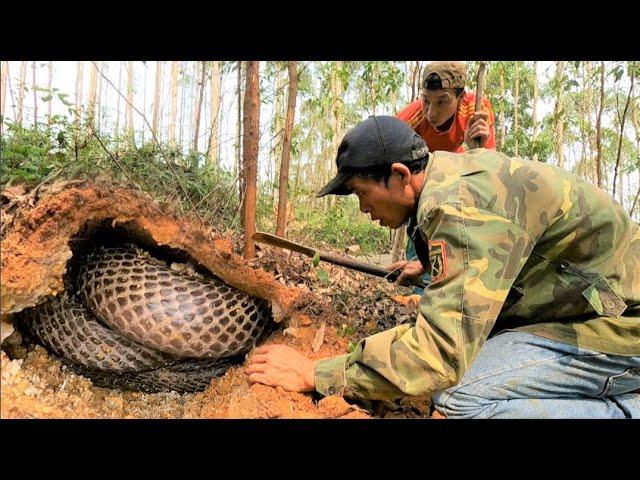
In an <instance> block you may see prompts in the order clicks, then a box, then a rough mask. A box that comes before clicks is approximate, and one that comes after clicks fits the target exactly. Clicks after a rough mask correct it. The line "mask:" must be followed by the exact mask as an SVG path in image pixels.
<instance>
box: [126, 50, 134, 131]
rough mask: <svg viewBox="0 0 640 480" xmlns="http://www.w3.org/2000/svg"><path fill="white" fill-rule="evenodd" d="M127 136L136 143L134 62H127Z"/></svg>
mask: <svg viewBox="0 0 640 480" xmlns="http://www.w3.org/2000/svg"><path fill="white" fill-rule="evenodd" d="M126 121H127V126H126V131H127V137H129V141H130V142H131V143H132V144H133V143H135V137H134V135H135V131H134V129H133V62H127V120H126Z"/></svg>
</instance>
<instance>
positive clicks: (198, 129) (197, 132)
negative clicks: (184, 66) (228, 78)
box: [193, 62, 207, 152]
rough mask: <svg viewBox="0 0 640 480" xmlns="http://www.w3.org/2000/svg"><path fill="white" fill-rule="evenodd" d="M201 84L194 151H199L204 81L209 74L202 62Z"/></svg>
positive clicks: (195, 121)
mask: <svg viewBox="0 0 640 480" xmlns="http://www.w3.org/2000/svg"><path fill="white" fill-rule="evenodd" d="M200 70H201V72H200V82H199V84H198V103H197V105H196V110H195V113H196V114H195V119H194V123H195V125H194V133H193V151H194V152H197V151H198V134H199V133H200V113H201V112H202V97H203V95H204V79H205V75H206V73H207V69H206V63H205V62H202V63H201V66H200Z"/></svg>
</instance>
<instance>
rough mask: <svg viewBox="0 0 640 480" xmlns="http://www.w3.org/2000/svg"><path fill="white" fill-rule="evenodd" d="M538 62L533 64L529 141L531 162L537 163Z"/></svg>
mask: <svg viewBox="0 0 640 480" xmlns="http://www.w3.org/2000/svg"><path fill="white" fill-rule="evenodd" d="M537 113H538V62H533V106H532V111H531V123H532V132H531V140H532V141H533V148H534V154H533V157H532V159H533V161H534V162H537V161H538V153H537V152H536V151H535V149H536V140H537V138H538V115H537Z"/></svg>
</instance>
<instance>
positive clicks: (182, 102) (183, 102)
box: [178, 62, 188, 151]
mask: <svg viewBox="0 0 640 480" xmlns="http://www.w3.org/2000/svg"><path fill="white" fill-rule="evenodd" d="M187 68H188V65H187V62H183V64H182V68H181V70H180V71H181V73H182V75H181V76H182V88H181V89H180V90H181V93H180V118H179V120H178V123H179V124H180V133H179V139H178V141H179V143H180V150H181V151H182V146H183V145H184V143H183V138H184V137H183V136H182V133H183V131H184V128H183V126H184V108H185V105H186V104H187V102H186V100H185V98H184V97H185V93H184V92H185V91H186V89H187V82H186V77H187Z"/></svg>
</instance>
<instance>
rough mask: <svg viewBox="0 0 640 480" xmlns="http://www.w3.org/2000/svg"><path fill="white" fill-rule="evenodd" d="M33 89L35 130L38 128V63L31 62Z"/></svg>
mask: <svg viewBox="0 0 640 480" xmlns="http://www.w3.org/2000/svg"><path fill="white" fill-rule="evenodd" d="M31 89H32V90H33V128H34V129H37V128H38V92H37V91H36V62H31Z"/></svg>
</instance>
